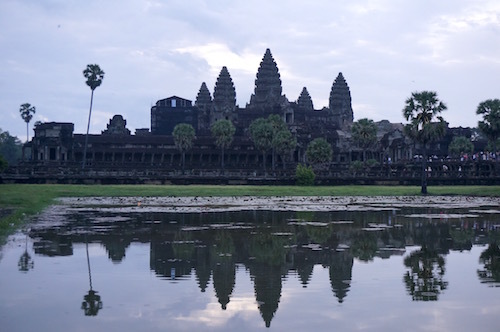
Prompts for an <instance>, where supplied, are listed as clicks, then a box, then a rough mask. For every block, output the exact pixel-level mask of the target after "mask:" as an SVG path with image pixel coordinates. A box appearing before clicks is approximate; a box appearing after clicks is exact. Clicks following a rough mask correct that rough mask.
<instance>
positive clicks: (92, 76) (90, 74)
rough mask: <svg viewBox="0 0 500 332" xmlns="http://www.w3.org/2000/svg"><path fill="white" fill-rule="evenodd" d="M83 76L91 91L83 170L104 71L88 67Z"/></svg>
mask: <svg viewBox="0 0 500 332" xmlns="http://www.w3.org/2000/svg"><path fill="white" fill-rule="evenodd" d="M83 76H84V77H85V78H86V79H87V81H86V82H85V83H86V84H87V85H88V86H89V87H90V90H91V93H90V109H89V121H88V123H87V134H86V135H85V146H84V148H83V161H82V169H84V168H85V162H86V159H87V144H88V139H89V129H90V117H91V115H92V102H93V101H94V90H95V89H96V88H97V87H98V86H100V85H101V83H102V80H103V79H104V71H102V70H101V68H100V67H99V65H97V64H93V65H87V68H85V70H84V71H83Z"/></svg>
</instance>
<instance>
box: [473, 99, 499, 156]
mask: <svg viewBox="0 0 500 332" xmlns="http://www.w3.org/2000/svg"><path fill="white" fill-rule="evenodd" d="M476 114H478V115H482V116H483V121H479V122H478V127H479V129H480V130H481V131H482V132H483V133H484V134H485V135H486V137H487V138H488V140H489V141H490V142H491V144H492V145H493V152H494V153H495V154H496V153H497V152H498V151H497V144H496V143H497V140H498V138H500V99H488V100H485V101H483V102H482V103H480V104H479V105H478V107H477V110H476ZM499 157H500V156H498V155H496V160H497V161H498V159H499Z"/></svg>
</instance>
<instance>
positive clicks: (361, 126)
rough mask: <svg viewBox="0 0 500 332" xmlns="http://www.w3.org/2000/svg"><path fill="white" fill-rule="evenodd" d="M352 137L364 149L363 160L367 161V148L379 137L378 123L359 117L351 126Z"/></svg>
mask: <svg viewBox="0 0 500 332" xmlns="http://www.w3.org/2000/svg"><path fill="white" fill-rule="evenodd" d="M351 134H352V139H353V140H354V142H355V143H356V144H357V145H358V146H359V147H360V148H361V149H363V161H364V162H366V150H367V149H368V148H369V147H371V146H373V144H374V143H375V142H376V139H377V125H376V124H375V122H373V120H370V119H366V118H364V119H359V120H358V121H356V122H354V123H353V124H352V127H351Z"/></svg>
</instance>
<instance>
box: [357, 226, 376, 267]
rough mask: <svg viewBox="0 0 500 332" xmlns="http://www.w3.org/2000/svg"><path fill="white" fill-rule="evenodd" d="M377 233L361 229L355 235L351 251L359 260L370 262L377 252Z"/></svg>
mask: <svg viewBox="0 0 500 332" xmlns="http://www.w3.org/2000/svg"><path fill="white" fill-rule="evenodd" d="M377 250H378V246H377V235H376V234H375V233H374V232H373V231H361V232H358V233H357V234H355V235H353V239H352V245H351V252H352V255H353V256H354V257H356V258H358V259H359V260H362V261H365V262H368V261H371V260H373V257H375V254H376V253H377Z"/></svg>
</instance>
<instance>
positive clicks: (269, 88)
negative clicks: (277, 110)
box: [249, 49, 282, 108]
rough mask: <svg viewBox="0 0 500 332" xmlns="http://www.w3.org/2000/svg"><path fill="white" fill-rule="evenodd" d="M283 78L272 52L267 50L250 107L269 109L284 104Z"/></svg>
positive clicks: (256, 80) (259, 70) (258, 72)
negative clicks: (282, 93)
mask: <svg viewBox="0 0 500 332" xmlns="http://www.w3.org/2000/svg"><path fill="white" fill-rule="evenodd" d="M281 92H282V88H281V78H280V73H279V70H278V66H277V65H276V62H275V61H274V59H273V56H272V54H271V50H269V49H266V53H265V54H264V57H263V58H262V62H261V63H260V67H259V69H258V71H257V78H256V79H255V90H254V94H253V95H252V96H251V97H250V104H249V106H250V107H260V108H268V107H274V106H275V105H278V104H281V102H282V95H281Z"/></svg>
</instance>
